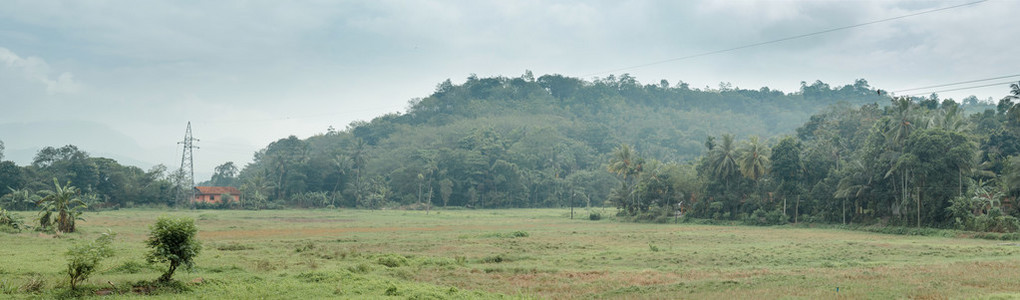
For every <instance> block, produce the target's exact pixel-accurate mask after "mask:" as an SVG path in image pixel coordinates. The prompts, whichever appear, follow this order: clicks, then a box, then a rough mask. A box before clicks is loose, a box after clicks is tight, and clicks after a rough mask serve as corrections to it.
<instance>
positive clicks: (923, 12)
mask: <svg viewBox="0 0 1020 300" xmlns="http://www.w3.org/2000/svg"><path fill="white" fill-rule="evenodd" d="M986 1H988V0H980V1H974V2H968V3H964V4H960V5H954V6H948V7H943V8H937V9H932V10H926V11H922V12H917V13H912V14H907V15H902V16H898V17H892V18H887V19H881V20H875V21H871V22H865V23H860V24H855V25H849V26H843V27H836V28H832V29H826V30H822V31H816V32H812V33H805V34H801V35H795V36H790V37H785V38H781V39H776V40H770V41H765V42H760V43H754V44H748V45H743V46H738V47H733V48H727V49H722V50H715V51H709V52H704V53H699V54H694V55H688V56H683V57H677V58H671V59H666V60H660V61H655V62H650V63H646V64H640V65H635V66H630V67H623V68H619V69H613V70H609V71H603V72H598V73H591V74H585V75H583V76H581V77H589V76H594V75H599V74H606V73H613V72H619V71H624V70H630V69H637V68H643V67H647V66H653V65H658V64H664V63H668V62H674V61H681V60H688V59H692V58H697V57H702V56H709V55H713V54H719V53H725V52H731V51H736V50H741V49H747V48H752V47H758V46H763V45H768V44H775V43H779V42H785V41H789V40H795V39H800V38H805V37H809V36H815V35H821V34H826V33H830V32H835V31H840V30H846V29H852V28H857V27H863V26H868V25H873V24H878V23H882V22H889V21H894V20H899V19H904V18H909V17H914V16H919V15H924V14H930V13H934V12H939V11H943V10H950V9H955V8H960V7H964V6H970V5H974V4H978V3H981V2H986Z"/></svg>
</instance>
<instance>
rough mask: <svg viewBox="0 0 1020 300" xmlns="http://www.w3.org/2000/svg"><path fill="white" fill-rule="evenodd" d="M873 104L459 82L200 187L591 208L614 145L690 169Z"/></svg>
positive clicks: (602, 194)
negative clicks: (728, 147)
mask: <svg viewBox="0 0 1020 300" xmlns="http://www.w3.org/2000/svg"><path fill="white" fill-rule="evenodd" d="M876 101H882V102H887V101H888V99H886V98H885V97H882V96H881V95H878V93H876V91H875V90H874V89H872V88H871V87H870V86H868V84H867V82H866V81H864V80H859V81H857V82H855V83H854V84H852V85H846V86H842V87H838V88H831V87H830V86H829V85H827V84H824V83H821V82H816V83H814V84H812V85H806V84H805V85H804V86H803V87H802V90H801V91H799V92H797V93H791V94H786V93H783V92H780V91H773V90H769V89H768V88H761V89H758V90H745V89H735V88H730V87H728V86H727V85H726V84H720V88H719V89H708V88H706V89H703V90H702V89H692V88H691V87H689V86H688V85H687V84H685V83H682V82H680V83H678V84H670V83H668V82H666V81H664V80H663V81H661V82H659V83H658V84H647V85H645V84H641V83H639V82H638V81H637V80H636V79H635V78H633V77H630V76H628V75H622V76H620V77H615V76H610V77H608V78H604V79H597V80H594V81H585V80H581V79H577V78H570V77H564V76H560V75H545V76H541V77H539V78H537V79H536V78H534V77H533V76H532V75H531V74H530V73H526V74H525V75H523V76H521V77H516V78H506V77H494V78H477V77H474V76H471V77H469V78H468V79H467V81H466V82H465V83H464V84H461V85H454V84H452V83H451V82H450V81H449V80H448V81H445V82H443V83H440V84H439V85H438V86H437V88H436V91H435V92H434V93H433V94H432V95H431V96H429V97H426V98H423V99H416V100H413V101H411V103H409V107H408V109H407V112H405V113H394V114H389V115H384V116H381V117H378V118H375V119H374V120H372V121H371V122H356V123H353V124H351V125H350V126H348V128H346V129H344V130H329V131H328V132H326V133H325V134H322V135H318V136H313V137H310V138H308V139H304V140H301V139H297V138H295V137H289V138H285V139H281V140H279V141H276V142H274V143H272V144H270V145H269V146H267V147H266V148H265V149H263V150H261V151H259V153H257V154H256V155H255V159H254V163H252V164H251V165H248V166H246V167H245V168H244V169H242V170H240V171H239V172H238V175H237V179H236V180H237V181H233V182H231V181H219V180H216V179H214V180H213V181H214V182H213V183H215V184H223V183H232V184H235V185H238V186H240V187H242V188H245V189H246V190H249V191H251V190H253V189H255V190H258V193H257V194H258V196H255V197H251V198H249V199H261V198H265V199H266V200H268V201H269V202H273V201H284V202H288V203H291V204H292V205H298V206H328V205H334V206H344V207H366V208H378V207H383V206H390V205H410V204H418V203H427V202H429V201H430V199H431V203H433V204H435V205H439V206H470V207H476V208H504V207H556V206H568V205H570V203H571V201H575V202H576V203H582V202H581V201H583V203H592V204H593V205H601V204H602V203H603V202H604V201H605V200H606V199H608V198H609V193H610V190H611V188H612V187H615V186H616V185H617V184H618V181H619V180H617V179H616V178H615V177H614V176H612V175H611V174H610V173H608V172H607V171H606V165H607V164H608V163H609V161H610V158H611V153H612V151H613V149H614V148H616V147H618V146H619V145H621V144H627V145H632V146H633V149H634V150H635V151H636V152H639V153H642V155H644V156H646V157H649V158H655V159H657V160H660V161H673V162H694V161H696V160H697V159H698V157H699V156H700V155H701V154H702V153H703V152H704V151H705V149H704V146H703V144H704V141H705V139H706V138H707V137H709V136H714V135H719V134H723V133H732V134H736V135H738V136H749V135H759V136H763V137H771V136H777V135H780V134H784V133H790V132H793V130H794V129H795V128H797V127H798V126H800V125H801V124H802V123H803V122H804V121H806V120H808V119H809V117H810V115H811V114H812V113H815V112H818V111H821V110H822V109H823V108H825V107H828V106H831V105H834V104H837V103H845V104H846V105H859V104H862V103H874V102H876ZM217 174H222V173H217ZM228 175H231V174H222V175H217V176H216V177H217V178H229V177H230V176H228ZM245 184H248V185H247V186H245ZM323 203H325V204H323Z"/></svg>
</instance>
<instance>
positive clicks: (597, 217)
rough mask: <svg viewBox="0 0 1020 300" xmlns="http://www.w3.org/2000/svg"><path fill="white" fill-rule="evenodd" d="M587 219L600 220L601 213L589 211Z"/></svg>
mask: <svg viewBox="0 0 1020 300" xmlns="http://www.w3.org/2000/svg"><path fill="white" fill-rule="evenodd" d="M588 220H592V221H598V220H602V214H599V213H597V212H593V213H590V214H588Z"/></svg>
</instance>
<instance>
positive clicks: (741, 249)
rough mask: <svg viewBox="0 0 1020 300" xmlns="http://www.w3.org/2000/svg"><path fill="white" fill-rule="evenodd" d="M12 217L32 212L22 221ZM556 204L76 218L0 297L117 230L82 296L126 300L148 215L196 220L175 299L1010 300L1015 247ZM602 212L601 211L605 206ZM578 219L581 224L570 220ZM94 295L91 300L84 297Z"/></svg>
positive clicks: (36, 236)
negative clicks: (650, 217) (624, 219)
mask: <svg viewBox="0 0 1020 300" xmlns="http://www.w3.org/2000/svg"><path fill="white" fill-rule="evenodd" d="M20 214H21V215H22V216H24V217H25V219H26V220H27V219H30V218H31V217H32V216H34V213H29V212H21V213H20ZM568 214H569V212H568V211H567V210H564V209H520V210H439V211H432V213H431V214H429V215H426V214H425V212H421V211H398V210H379V211H366V210H283V211H277V210H266V211H219V210H204V211H201V210H200V211H171V212H161V211H149V210H120V211H108V212H99V213H86V214H85V215H84V217H85V219H86V220H85V221H79V223H78V227H79V230H80V233H74V234H66V235H62V236H59V237H55V236H53V235H47V234H41V233H38V232H29V231H25V232H22V233H18V234H6V233H0V298H15V299H17V298H54V297H60V296H62V295H68V294H67V288H66V286H67V275H66V274H65V268H66V267H65V266H66V258H65V256H64V255H63V254H64V252H66V251H67V249H68V248H69V247H70V246H71V245H72V244H74V243H75V242H78V241H81V240H90V239H94V238H95V237H97V236H99V235H100V234H101V233H103V232H106V230H108V229H109V230H112V231H113V232H115V233H117V239H116V242H115V243H114V248H115V249H116V255H115V256H114V257H112V258H109V259H107V260H105V261H104V262H103V264H102V265H101V266H100V268H99V269H98V270H97V271H96V273H95V274H94V275H93V276H92V277H91V278H90V279H89V280H88V281H87V282H86V283H85V284H84V286H85V287H86V289H88V290H89V291H88V293H87V295H90V296H91V295H96V294H97V293H101V294H106V293H108V295H104V296H101V297H102V298H123V297H138V296H139V295H140V293H144V292H148V291H139V290H138V288H132V285H135V283H137V282H139V281H142V280H150V281H151V280H155V279H156V278H158V277H159V275H160V274H161V272H162V271H163V268H165V266H162V265H149V264H147V263H146V262H145V260H144V258H143V255H144V253H145V247H144V245H143V240H144V239H145V238H146V234H147V233H148V226H149V225H150V224H152V223H154V222H155V220H156V218H157V217H158V216H160V215H168V216H188V217H191V218H194V219H195V221H196V223H197V225H198V228H199V234H198V236H199V240H201V241H202V243H203V250H202V252H201V253H200V254H199V256H198V258H197V262H196V269H195V270H193V271H192V272H187V271H184V270H178V272H177V273H176V275H175V276H174V278H175V279H177V280H179V281H180V282H182V283H184V284H183V286H184V287H185V289H184V290H182V291H176V292H169V291H156V292H155V293H154V294H153V295H150V296H147V298H154V299H157V298H158V299H162V298H213V299H217V298H232V299H251V298H289V299H308V298H394V299H444V298H453V299H472V298H485V299H491V298H499V297H504V298H557V299H560V298H669V299H675V298H683V299H705V298H710V299H711V298H729V299H748V298H756V299H761V298H805V299H818V298H975V297H976V298H999V297H1002V298H1010V297H1016V296H1020V294H1017V293H1020V259H1018V257H1020V245H1018V244H1015V243H1013V242H1010V243H1006V242H1002V241H992V240H981V239H971V238H950V237H925V236H901V235H887V234H877V233H868V232H860V231H849V230H841V229H820V228H802V227H792V226H780V227H747V226H717V225H691V224H679V225H678V224H635V223H621V222H617V221H614V220H605V219H604V220H600V221H590V220H587V219H586V218H580V217H577V218H575V219H574V220H571V219H569V218H568ZM610 214H611V212H610ZM581 215H584V216H587V214H584V213H582V214H581ZM96 297H100V296H96Z"/></svg>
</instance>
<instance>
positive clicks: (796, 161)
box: [769, 136, 803, 223]
mask: <svg viewBox="0 0 1020 300" xmlns="http://www.w3.org/2000/svg"><path fill="white" fill-rule="evenodd" d="M800 151H801V150H800V143H798V142H797V141H796V140H794V139H793V137H790V136H787V137H785V138H783V139H782V140H780V141H779V144H778V145H776V147H775V148H773V149H772V155H771V156H769V160H771V161H772V168H771V169H770V170H769V172H770V174H772V176H773V177H775V178H776V179H779V180H780V184H779V188H778V190H777V192H778V193H779V194H780V195H782V197H783V212H784V213H785V212H786V199H787V198H789V197H790V196H796V197H797V204H796V206H795V208H794V214H793V218H794V223H796V222H797V216H798V215H799V214H800V195H799V187H798V184H799V182H800V180H801V174H803V172H802V170H803V166H802V165H801V162H800Z"/></svg>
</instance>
